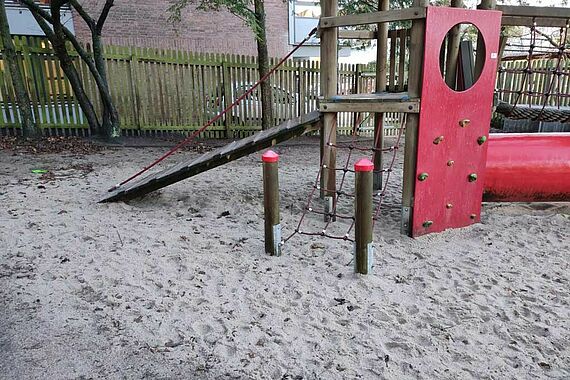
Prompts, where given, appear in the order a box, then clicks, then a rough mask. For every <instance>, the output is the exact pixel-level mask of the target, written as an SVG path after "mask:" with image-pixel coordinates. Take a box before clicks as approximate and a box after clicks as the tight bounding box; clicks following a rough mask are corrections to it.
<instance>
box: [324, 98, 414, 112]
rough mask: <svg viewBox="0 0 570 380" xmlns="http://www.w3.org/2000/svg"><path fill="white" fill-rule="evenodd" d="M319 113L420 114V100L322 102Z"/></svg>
mask: <svg viewBox="0 0 570 380" xmlns="http://www.w3.org/2000/svg"><path fill="white" fill-rule="evenodd" d="M319 111H321V112H324V113H328V112H377V113H385V112H401V113H418V112H420V101H419V99H413V100H405V101H395V102H382V101H376V102H373V101H363V102H358V101H351V102H327V101H321V102H320V105H319Z"/></svg>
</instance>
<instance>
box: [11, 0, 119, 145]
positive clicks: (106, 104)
mask: <svg viewBox="0 0 570 380" xmlns="http://www.w3.org/2000/svg"><path fill="white" fill-rule="evenodd" d="M20 1H21V2H22V3H23V4H24V5H25V6H26V7H27V8H28V9H29V10H30V12H31V13H32V15H33V16H34V18H35V20H36V21H37V22H38V24H39V26H40V28H41V29H42V30H43V32H44V33H45V35H46V37H47V38H48V39H49V41H50V42H51V44H52V47H53V49H54V52H55V55H56V56H57V57H58V59H59V63H60V66H61V68H62V70H63V72H64V73H65V75H66V76H67V79H68V80H69V82H70V84H71V87H72V89H73V92H74V94H75V96H76V98H77V101H78V102H79V105H80V106H81V109H82V110H83V113H84V114H85V117H86V119H87V121H88V123H89V126H90V127H91V129H92V131H94V132H95V133H98V134H101V135H103V136H104V137H106V138H108V139H114V138H117V137H119V136H120V120H119V114H118V112H117V108H116V107H115V105H114V103H113V100H112V98H111V94H110V92H109V86H108V82H107V73H106V70H105V64H104V62H105V61H104V56H103V46H102V42H101V34H102V31H103V26H104V24H105V21H106V20H107V16H108V15H109V11H110V10H111V7H112V6H113V3H114V0H106V1H105V3H104V5H103V8H102V9H101V11H100V12H99V15H98V17H96V18H93V17H91V16H90V15H89V14H88V13H87V12H86V11H85V9H83V7H82V6H81V4H79V2H78V1H77V0H53V1H52V2H51V4H50V11H49V12H48V11H47V10H45V9H43V8H42V7H40V6H39V5H38V4H37V3H35V2H34V0H20ZM65 4H69V5H71V7H73V8H74V9H75V11H77V13H78V14H79V16H80V17H81V18H82V19H83V21H84V22H85V23H86V24H87V26H88V27H89V30H90V31H91V42H92V46H93V51H92V52H88V51H87V50H86V49H85V47H84V46H83V45H82V44H80V43H79V41H78V40H77V38H76V37H75V35H74V34H73V33H72V32H71V31H70V30H69V29H67V28H66V27H65V26H64V25H63V24H62V22H61V7H62V6H63V5H65ZM68 42H69V43H71V45H72V46H73V48H74V49H75V50H76V51H77V53H78V54H79V56H80V58H81V59H82V60H83V62H85V64H86V65H87V67H88V68H89V72H90V73H91V75H92V76H93V79H94V80H95V83H96V85H97V89H98V91H99V95H100V97H101V103H102V106H103V118H102V123H100V122H99V118H98V116H97V114H96V112H95V109H94V107H93V103H92V102H91V100H90V99H89V97H88V96H87V94H86V93H85V88H84V87H83V83H82V81H81V77H80V76H79V73H78V72H77V69H76V67H75V64H74V62H73V59H72V57H71V56H70V55H69V52H68V51H67V43H68Z"/></svg>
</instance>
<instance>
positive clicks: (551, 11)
mask: <svg viewBox="0 0 570 380" xmlns="http://www.w3.org/2000/svg"><path fill="white" fill-rule="evenodd" d="M496 9H497V10H499V11H501V12H503V17H505V16H515V17H535V18H541V17H546V18H553V19H564V21H566V20H568V19H570V8H567V7H530V6H514V5H497V6H496Z"/></svg>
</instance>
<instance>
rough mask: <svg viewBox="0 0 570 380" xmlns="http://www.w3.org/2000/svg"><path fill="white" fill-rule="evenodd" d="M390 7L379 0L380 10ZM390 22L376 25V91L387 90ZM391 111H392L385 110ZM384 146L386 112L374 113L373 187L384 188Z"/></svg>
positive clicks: (386, 1)
mask: <svg viewBox="0 0 570 380" xmlns="http://www.w3.org/2000/svg"><path fill="white" fill-rule="evenodd" d="M389 9H390V1H389V0H378V11H379V12H386V11H388V10H389ZM388 26H389V25H388V23H386V22H383V23H378V24H377V25H376V30H377V31H378V32H377V33H376V34H377V42H376V83H375V85H376V92H380V91H386V70H387V67H386V63H387V60H388ZM385 112H391V111H385ZM383 147H384V114H383V113H376V114H374V148H376V149H377V150H376V151H375V152H374V155H373V161H374V168H375V169H376V170H374V174H373V177H374V178H373V188H374V190H380V189H381V188H382V182H383V181H382V177H383V175H382V174H383V173H382V169H383V168H384V162H383V157H382V156H383V154H382V148H383Z"/></svg>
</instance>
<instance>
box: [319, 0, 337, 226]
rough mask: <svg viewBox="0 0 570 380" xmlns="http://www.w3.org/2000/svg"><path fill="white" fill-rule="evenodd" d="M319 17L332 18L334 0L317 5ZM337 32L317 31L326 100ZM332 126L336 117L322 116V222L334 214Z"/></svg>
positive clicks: (333, 80) (331, 88) (333, 83)
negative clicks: (319, 7)
mask: <svg viewBox="0 0 570 380" xmlns="http://www.w3.org/2000/svg"><path fill="white" fill-rule="evenodd" d="M321 9H322V11H321V13H322V17H327V16H336V15H337V13H338V1H337V0H322V1H321ZM337 38H338V29H337V28H326V29H323V30H322V31H321V91H322V96H323V97H324V98H325V99H327V98H330V97H332V96H334V95H336V94H337V92H338V91H337V85H338V67H337V66H338V52H337V47H338V40H337ZM336 126H337V114H336V113H334V112H326V113H325V114H324V116H323V126H322V129H321V165H322V167H321V197H322V198H323V199H324V200H325V221H328V215H329V213H332V212H333V210H334V202H335V199H336V197H335V193H336V170H335V169H336V147H334V146H332V145H335V144H336Z"/></svg>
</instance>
